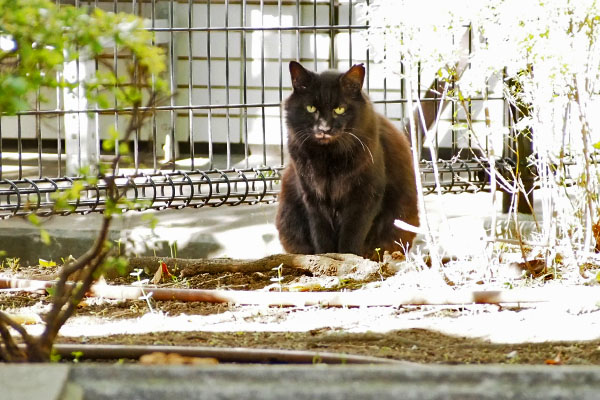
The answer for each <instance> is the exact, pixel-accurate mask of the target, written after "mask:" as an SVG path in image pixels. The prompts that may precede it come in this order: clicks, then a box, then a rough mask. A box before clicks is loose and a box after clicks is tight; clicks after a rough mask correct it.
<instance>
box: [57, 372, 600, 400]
mask: <svg viewBox="0 0 600 400" xmlns="http://www.w3.org/2000/svg"><path fill="white" fill-rule="evenodd" d="M69 381H70V382H71V383H73V384H76V385H78V386H80V387H81V388H82V389H83V392H84V397H85V399H88V400H104V399H106V400H108V399H110V400H113V399H115V398H119V399H123V400H127V399H146V400H152V399H166V398H207V399H214V398H218V399H235V400H244V399H287V398H290V399H295V400H301V399H313V400H314V399H376V400H384V399H394V400H395V399H409V400H410V399H415V400H416V399H419V400H421V399H544V400H546V399H597V398H598V393H599V391H600V367H567V366H562V367H549V366H443V365H436V366H422V367H414V366H411V367H404V366H400V367H396V366H394V367H392V366H326V365H314V366H268V365H219V366H216V367H215V366H210V367H209V366H207V367H183V366H171V367H163V366H141V365H130V366H118V367H115V366H107V365H79V366H73V367H72V368H71V374H70V377H69Z"/></svg>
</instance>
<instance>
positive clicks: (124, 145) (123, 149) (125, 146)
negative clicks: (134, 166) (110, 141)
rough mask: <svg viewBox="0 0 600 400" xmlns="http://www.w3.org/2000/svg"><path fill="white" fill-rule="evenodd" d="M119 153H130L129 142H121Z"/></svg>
mask: <svg viewBox="0 0 600 400" xmlns="http://www.w3.org/2000/svg"><path fill="white" fill-rule="evenodd" d="M119 154H129V145H128V144H127V143H125V142H121V143H119Z"/></svg>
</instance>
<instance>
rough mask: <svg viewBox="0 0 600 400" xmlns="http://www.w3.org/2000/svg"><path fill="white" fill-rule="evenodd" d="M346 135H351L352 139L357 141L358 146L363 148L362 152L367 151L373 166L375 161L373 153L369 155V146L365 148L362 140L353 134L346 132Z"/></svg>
mask: <svg viewBox="0 0 600 400" xmlns="http://www.w3.org/2000/svg"><path fill="white" fill-rule="evenodd" d="M346 133H348V134H349V135H351V136H352V137H354V138H355V139H356V140H358V142H359V143H360V145H361V146H362V148H363V151H365V150H366V151H368V152H369V156H371V162H372V163H373V164H375V159H374V158H373V153H371V149H369V146H367V145H366V144H365V143H364V142H363V141H362V140H360V138H359V137H358V136H356V135H355V134H354V133H352V132H350V131H346Z"/></svg>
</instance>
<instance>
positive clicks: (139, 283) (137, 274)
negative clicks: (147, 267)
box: [129, 268, 154, 312]
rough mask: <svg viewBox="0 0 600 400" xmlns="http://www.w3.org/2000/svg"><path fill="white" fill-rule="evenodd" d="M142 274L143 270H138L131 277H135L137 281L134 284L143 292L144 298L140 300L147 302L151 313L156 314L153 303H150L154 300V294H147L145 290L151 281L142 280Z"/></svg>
mask: <svg viewBox="0 0 600 400" xmlns="http://www.w3.org/2000/svg"><path fill="white" fill-rule="evenodd" d="M142 272H143V270H142V269H141V268H136V269H135V271H133V272H132V273H130V274H129V275H131V276H135V277H136V279H137V280H136V281H135V282H134V283H133V284H134V285H135V286H139V287H140V289H141V291H142V296H141V297H140V298H139V299H140V300H144V301H145V302H146V304H147V305H148V309H149V310H150V312H154V309H153V308H152V303H151V301H150V299H151V298H152V292H148V293H146V291H145V290H144V285H147V284H148V282H149V280H148V279H141V278H140V276H141V275H142Z"/></svg>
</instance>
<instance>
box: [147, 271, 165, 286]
mask: <svg viewBox="0 0 600 400" xmlns="http://www.w3.org/2000/svg"><path fill="white" fill-rule="evenodd" d="M162 274H163V270H162V268H161V267H160V266H159V267H158V268H156V272H155V273H154V276H153V277H152V279H151V280H150V282H151V283H153V284H155V285H158V284H159V283H160V281H161V280H162Z"/></svg>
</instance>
